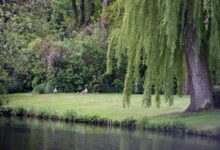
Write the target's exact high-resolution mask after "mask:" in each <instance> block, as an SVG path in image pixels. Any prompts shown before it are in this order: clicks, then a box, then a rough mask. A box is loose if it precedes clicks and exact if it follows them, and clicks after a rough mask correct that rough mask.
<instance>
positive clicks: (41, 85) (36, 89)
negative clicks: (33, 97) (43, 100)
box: [33, 84, 45, 94]
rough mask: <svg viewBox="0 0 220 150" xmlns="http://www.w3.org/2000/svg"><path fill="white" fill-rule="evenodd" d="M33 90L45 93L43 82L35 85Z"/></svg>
mask: <svg viewBox="0 0 220 150" xmlns="http://www.w3.org/2000/svg"><path fill="white" fill-rule="evenodd" d="M33 91H34V92H35V93H38V94H45V84H39V85H37V86H36V87H35V88H34V90H33Z"/></svg>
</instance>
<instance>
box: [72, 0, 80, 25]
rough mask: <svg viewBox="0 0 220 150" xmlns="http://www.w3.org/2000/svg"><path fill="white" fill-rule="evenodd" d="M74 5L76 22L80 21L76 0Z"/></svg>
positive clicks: (73, 1) (73, 2) (73, 0)
mask: <svg viewBox="0 0 220 150" xmlns="http://www.w3.org/2000/svg"><path fill="white" fill-rule="evenodd" d="M72 7H73V12H74V17H75V19H76V22H77V23H78V17H79V13H78V9H77V5H76V0H72Z"/></svg>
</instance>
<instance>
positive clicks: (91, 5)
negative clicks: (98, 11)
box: [86, 0, 95, 24]
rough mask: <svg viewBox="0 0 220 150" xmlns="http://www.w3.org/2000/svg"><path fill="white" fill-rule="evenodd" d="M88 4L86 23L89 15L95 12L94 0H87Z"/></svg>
mask: <svg viewBox="0 0 220 150" xmlns="http://www.w3.org/2000/svg"><path fill="white" fill-rule="evenodd" d="M88 5H89V13H88V17H87V21H86V23H87V24H88V23H89V22H90V20H91V17H92V16H93V15H94V13H95V3H94V0H88Z"/></svg>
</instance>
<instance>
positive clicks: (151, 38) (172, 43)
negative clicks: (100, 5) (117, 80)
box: [107, 0, 220, 106]
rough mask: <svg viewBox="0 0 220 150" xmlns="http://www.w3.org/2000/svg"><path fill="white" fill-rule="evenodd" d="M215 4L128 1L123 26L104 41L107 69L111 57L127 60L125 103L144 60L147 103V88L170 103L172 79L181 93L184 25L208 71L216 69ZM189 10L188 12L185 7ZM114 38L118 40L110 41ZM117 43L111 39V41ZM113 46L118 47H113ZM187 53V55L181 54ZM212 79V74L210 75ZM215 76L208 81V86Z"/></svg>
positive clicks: (219, 19) (219, 53)
mask: <svg viewBox="0 0 220 150" xmlns="http://www.w3.org/2000/svg"><path fill="white" fill-rule="evenodd" d="M219 7H220V1H219V0H199V1H197V0H127V1H126V2H125V13H124V18H123V24H122V26H121V27H120V28H119V29H117V30H115V31H113V32H112V34H111V37H110V41H109V51H108V54H109V55H108V66H107V67H108V68H107V69H108V72H111V61H112V58H113V57H116V58H117V60H118V61H119V63H120V60H121V58H122V57H123V56H124V55H125V56H126V57H127V59H128V64H127V75H126V80H125V85H124V105H128V104H129V98H130V95H131V91H132V87H133V86H132V85H138V84H137V83H138V82H139V79H140V72H139V71H140V66H141V64H143V65H146V66H147V69H146V72H145V83H144V98H143V103H144V104H145V105H146V106H150V105H151V95H152V87H154V90H155V94H156V96H155V98H156V101H157V104H158V106H159V104H160V96H159V94H160V93H161V92H162V93H164V94H165V97H166V99H167V100H168V102H169V103H170V104H172V103H173V96H172V95H173V90H172V89H173V87H174V80H176V81H177V87H178V93H179V94H180V95H181V92H182V83H183V80H184V73H185V72H187V67H186V66H187V65H186V61H185V56H186V52H185V49H186V35H187V31H186V26H187V24H191V26H192V27H193V29H195V36H196V44H195V49H196V53H197V56H199V55H200V53H201V51H204V52H205V57H206V59H207V61H208V66H209V73H210V74H211V76H212V77H213V78H215V77H214V76H216V74H219V71H220V65H219V64H218V63H217V62H218V61H219V60H220V50H219V49H220V30H219V28H220V16H219V14H220V12H219V11H220V10H219V9H218V8H219ZM191 10H192V15H191V16H190V17H188V16H187V12H188V13H189V11H191ZM115 39H117V40H115ZM114 40H115V41H117V42H113V41H114ZM114 47H117V48H114ZM186 57H187V56H186ZM215 79H216V78H215ZM215 84H216V81H213V85H215Z"/></svg>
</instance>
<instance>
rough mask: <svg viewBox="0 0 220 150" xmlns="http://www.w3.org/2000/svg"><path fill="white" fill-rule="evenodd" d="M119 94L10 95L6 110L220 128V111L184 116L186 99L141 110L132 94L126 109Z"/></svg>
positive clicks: (187, 97) (177, 99) (182, 98)
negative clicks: (71, 112)
mask: <svg viewBox="0 0 220 150" xmlns="http://www.w3.org/2000/svg"><path fill="white" fill-rule="evenodd" d="M122 98H123V95H122V94H97V95H94V94H87V95H80V94H73V93H72V94H69V93H68V94H67V93H61V94H45V95H36V94H32V93H27V94H9V95H6V99H8V100H9V103H8V104H7V106H6V107H10V108H16V107H23V108H25V109H27V110H31V109H32V110H35V111H36V112H37V111H44V110H47V111H48V110H49V111H56V113H57V114H58V115H60V116H63V115H64V114H65V113H66V112H68V111H71V110H72V111H75V112H76V113H77V115H79V116H85V115H90V116H94V115H97V116H101V117H106V118H108V119H110V120H118V121H121V120H123V119H125V118H129V117H133V118H134V119H136V120H141V119H142V118H149V120H151V121H152V122H163V121H164V120H165V121H166V120H171V121H174V120H176V119H181V121H183V122H184V123H185V124H186V125H188V126H190V127H192V128H196V129H199V130H200V129H201V130H210V129H220V112H219V111H211V112H201V113H193V114H186V113H183V112H184V110H185V109H186V108H187V106H188V104H189V96H183V97H181V98H180V97H175V101H174V104H173V105H172V106H169V105H168V104H167V103H165V100H164V99H163V97H162V100H161V107H160V108H157V107H156V105H155V103H154V101H153V105H152V107H150V108H146V107H142V95H132V97H131V104H130V106H129V107H128V108H123V107H122Z"/></svg>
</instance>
